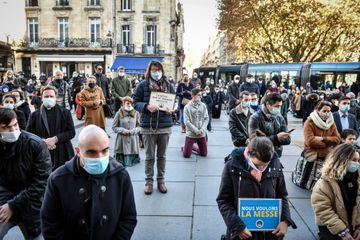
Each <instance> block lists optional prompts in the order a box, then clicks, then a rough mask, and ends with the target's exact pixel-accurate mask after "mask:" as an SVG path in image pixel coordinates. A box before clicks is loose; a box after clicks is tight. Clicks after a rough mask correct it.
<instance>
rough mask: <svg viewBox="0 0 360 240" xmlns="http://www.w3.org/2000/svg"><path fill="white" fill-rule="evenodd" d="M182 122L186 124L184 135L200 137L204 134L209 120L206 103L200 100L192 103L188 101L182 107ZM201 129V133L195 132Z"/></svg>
mask: <svg viewBox="0 0 360 240" xmlns="http://www.w3.org/2000/svg"><path fill="white" fill-rule="evenodd" d="M184 122H185V125H186V136H187V137H191V138H200V137H205V136H206V126H207V125H208V122H209V114H208V111H207V109H206V105H205V104H204V103H202V102H200V103H194V102H193V101H190V102H189V103H188V104H187V105H186V106H185V108H184ZM198 130H201V135H200V136H197V135H196V132H197V131H198Z"/></svg>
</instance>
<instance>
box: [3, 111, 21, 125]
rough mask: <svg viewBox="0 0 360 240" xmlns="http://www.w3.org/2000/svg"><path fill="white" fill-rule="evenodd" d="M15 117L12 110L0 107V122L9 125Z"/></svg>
mask: <svg viewBox="0 0 360 240" xmlns="http://www.w3.org/2000/svg"><path fill="white" fill-rule="evenodd" d="M15 118H17V116H16V113H15V111H14V110H11V109H7V108H0V124H5V125H9V124H10V123H11V121H12V120H14V119H15Z"/></svg>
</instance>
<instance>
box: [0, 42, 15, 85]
mask: <svg viewBox="0 0 360 240" xmlns="http://www.w3.org/2000/svg"><path fill="white" fill-rule="evenodd" d="M13 67H14V53H13V50H12V49H11V44H10V43H8V42H3V41H0V81H1V79H2V77H3V75H4V74H5V73H6V72H7V71H8V70H12V69H13Z"/></svg>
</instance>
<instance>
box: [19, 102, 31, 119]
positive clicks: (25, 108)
mask: <svg viewBox="0 0 360 240" xmlns="http://www.w3.org/2000/svg"><path fill="white" fill-rule="evenodd" d="M16 109H17V110H19V111H22V112H23V113H24V115H25V121H26V122H28V120H29V117H30V114H31V111H30V107H29V103H28V102H23V103H22V104H21V105H20V106H18V107H16Z"/></svg>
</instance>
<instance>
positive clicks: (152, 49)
mask: <svg viewBox="0 0 360 240" xmlns="http://www.w3.org/2000/svg"><path fill="white" fill-rule="evenodd" d="M142 53H143V54H159V44H157V45H155V46H148V45H147V44H143V45H142Z"/></svg>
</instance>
